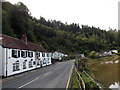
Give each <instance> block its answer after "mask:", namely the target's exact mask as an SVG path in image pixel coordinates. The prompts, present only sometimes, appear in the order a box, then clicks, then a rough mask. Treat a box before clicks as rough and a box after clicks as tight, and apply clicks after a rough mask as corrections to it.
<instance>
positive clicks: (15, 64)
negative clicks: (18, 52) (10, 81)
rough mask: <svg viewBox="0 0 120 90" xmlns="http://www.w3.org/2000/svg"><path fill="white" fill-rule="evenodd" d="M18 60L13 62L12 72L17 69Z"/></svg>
mask: <svg viewBox="0 0 120 90" xmlns="http://www.w3.org/2000/svg"><path fill="white" fill-rule="evenodd" d="M19 70H20V69H19V61H16V62H15V63H13V72H14V71H19Z"/></svg>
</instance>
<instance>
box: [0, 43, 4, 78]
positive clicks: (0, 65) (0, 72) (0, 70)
mask: <svg viewBox="0 0 120 90" xmlns="http://www.w3.org/2000/svg"><path fill="white" fill-rule="evenodd" d="M3 53H4V49H3V47H2V46H1V45H0V57H1V58H0V76H2V75H3V74H4V72H3V70H4V64H3V63H4V60H3V59H4V56H3V55H4V54H3Z"/></svg>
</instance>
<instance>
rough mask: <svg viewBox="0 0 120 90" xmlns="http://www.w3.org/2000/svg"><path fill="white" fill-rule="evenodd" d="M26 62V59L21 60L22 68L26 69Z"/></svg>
mask: <svg viewBox="0 0 120 90" xmlns="http://www.w3.org/2000/svg"><path fill="white" fill-rule="evenodd" d="M26 62H27V60H25V61H24V62H23V69H26Z"/></svg>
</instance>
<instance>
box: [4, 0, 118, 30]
mask: <svg viewBox="0 0 120 90" xmlns="http://www.w3.org/2000/svg"><path fill="white" fill-rule="evenodd" d="M6 1H9V2H11V3H12V4H14V3H17V2H23V3H24V4H25V5H26V6H27V7H28V9H29V10H30V12H31V13H32V16H34V17H36V18H37V19H39V18H40V16H42V17H44V18H45V19H47V20H48V19H50V20H51V19H52V20H59V21H62V22H63V23H65V22H67V23H68V24H70V23H79V24H80V25H81V24H83V25H89V26H95V27H100V28H101V29H107V30H108V29H109V27H111V28H112V29H117V28H118V1H120V0H6Z"/></svg>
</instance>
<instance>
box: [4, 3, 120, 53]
mask: <svg viewBox="0 0 120 90" xmlns="http://www.w3.org/2000/svg"><path fill="white" fill-rule="evenodd" d="M2 6H3V8H2V16H3V17H2V27H3V34H6V35H9V36H12V37H16V38H19V39H20V38H21V35H22V34H24V33H26V35H27V37H28V41H30V42H34V43H38V44H42V45H43V46H44V47H45V48H46V49H48V50H49V51H61V52H64V53H73V52H80V53H85V54H88V52H91V51H103V50H108V49H116V48H119V47H120V39H119V38H120V30H119V31H116V30H110V31H106V30H101V29H100V28H96V27H93V26H92V27H90V26H86V25H82V27H81V28H80V26H79V24H76V23H72V24H70V25H68V24H67V23H65V24H64V23H62V22H61V21H56V20H48V21H47V20H46V19H45V18H44V17H40V19H36V18H34V17H32V16H31V15H30V12H29V10H28V8H27V7H26V5H24V4H23V3H21V2H19V3H18V4H15V5H12V4H10V3H9V2H4V3H3V4H2Z"/></svg>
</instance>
